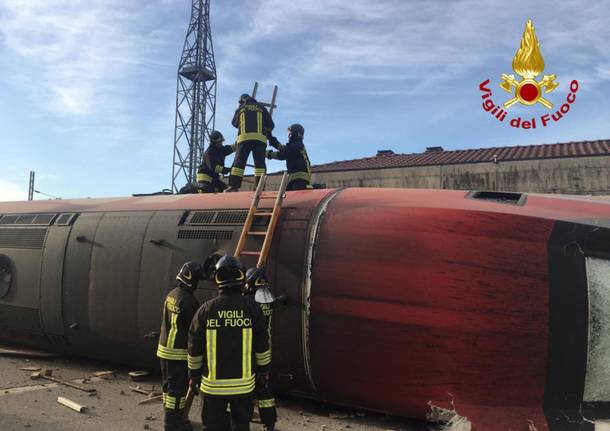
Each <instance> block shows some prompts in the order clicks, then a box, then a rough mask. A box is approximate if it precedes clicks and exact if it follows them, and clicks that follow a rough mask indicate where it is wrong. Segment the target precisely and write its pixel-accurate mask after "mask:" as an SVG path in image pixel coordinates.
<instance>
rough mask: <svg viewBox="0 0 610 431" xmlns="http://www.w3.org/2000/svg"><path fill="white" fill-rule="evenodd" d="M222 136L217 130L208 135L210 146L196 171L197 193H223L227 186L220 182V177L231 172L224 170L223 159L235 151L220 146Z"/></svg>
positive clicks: (228, 147) (233, 148) (222, 140)
mask: <svg viewBox="0 0 610 431" xmlns="http://www.w3.org/2000/svg"><path fill="white" fill-rule="evenodd" d="M224 141H225V138H224V136H222V133H220V132H219V131H218V130H214V131H213V132H212V133H211V134H210V146H209V147H208V149H207V150H205V153H203V161H202V163H201V165H200V166H199V169H198V170H197V184H198V185H199V193H219V192H223V191H224V190H225V189H226V188H227V185H226V184H225V183H224V182H223V181H222V175H223V174H228V173H229V172H231V169H230V168H225V157H227V156H228V155H229V154H231V153H232V152H233V151H235V146H234V145H222V143H223V142H224Z"/></svg>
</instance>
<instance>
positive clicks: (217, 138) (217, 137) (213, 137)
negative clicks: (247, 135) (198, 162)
mask: <svg viewBox="0 0 610 431" xmlns="http://www.w3.org/2000/svg"><path fill="white" fill-rule="evenodd" d="M224 140H225V137H224V136H222V133H220V132H219V131H218V130H214V131H213V132H212V133H210V141H212V142H213V143H216V142H220V143H221V144H222V143H223V142H224Z"/></svg>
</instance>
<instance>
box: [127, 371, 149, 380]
mask: <svg viewBox="0 0 610 431" xmlns="http://www.w3.org/2000/svg"><path fill="white" fill-rule="evenodd" d="M148 376H150V373H149V372H148V371H130V372H129V377H131V380H133V381H134V382H139V381H142V380H146V379H147V378H148Z"/></svg>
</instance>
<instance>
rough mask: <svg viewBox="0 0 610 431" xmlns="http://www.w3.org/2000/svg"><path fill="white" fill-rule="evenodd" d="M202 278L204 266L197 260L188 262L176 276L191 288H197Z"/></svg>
mask: <svg viewBox="0 0 610 431" xmlns="http://www.w3.org/2000/svg"><path fill="white" fill-rule="evenodd" d="M202 278H204V274H203V268H202V267H201V265H199V264H198V263H197V262H186V263H185V264H184V265H182V268H180V271H179V272H178V275H177V276H176V280H178V281H179V282H180V283H182V284H183V285H184V286H186V287H188V288H190V289H197V284H198V283H199V280H201V279H202Z"/></svg>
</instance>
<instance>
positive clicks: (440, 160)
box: [312, 140, 610, 172]
mask: <svg viewBox="0 0 610 431" xmlns="http://www.w3.org/2000/svg"><path fill="white" fill-rule="evenodd" d="M494 155H495V156H497V158H498V162H503V161H509V160H531V159H548V158H556V157H586V156H610V141H609V140H599V141H580V142H566V143H559V144H543V145H519V146H515V147H493V148H479V149H472V150H453V151H426V152H424V153H414V154H382V155H378V156H375V157H364V158H362V159H354V160H341V161H336V162H330V163H324V164H321V165H315V166H312V171H313V172H333V171H348V170H363V169H383V168H397V167H409V166H431V165H441V164H443V165H452V164H464V163H485V162H492V161H493V157H494Z"/></svg>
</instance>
